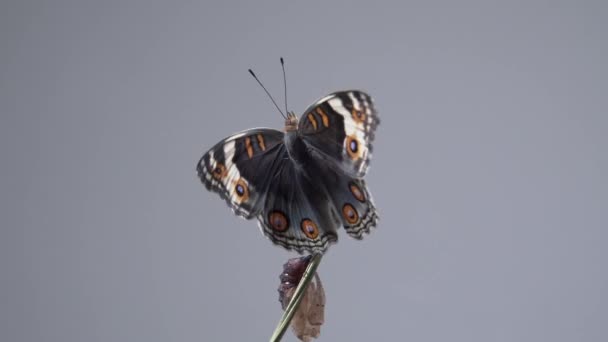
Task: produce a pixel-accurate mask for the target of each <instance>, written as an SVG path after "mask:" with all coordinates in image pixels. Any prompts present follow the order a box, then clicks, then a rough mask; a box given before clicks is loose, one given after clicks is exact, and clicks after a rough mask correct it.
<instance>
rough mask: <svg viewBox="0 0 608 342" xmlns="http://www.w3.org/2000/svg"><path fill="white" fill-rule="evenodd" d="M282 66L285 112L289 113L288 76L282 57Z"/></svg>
mask: <svg viewBox="0 0 608 342" xmlns="http://www.w3.org/2000/svg"><path fill="white" fill-rule="evenodd" d="M281 68H283V88H284V89H285V113H289V110H287V76H285V61H284V60H283V57H281Z"/></svg>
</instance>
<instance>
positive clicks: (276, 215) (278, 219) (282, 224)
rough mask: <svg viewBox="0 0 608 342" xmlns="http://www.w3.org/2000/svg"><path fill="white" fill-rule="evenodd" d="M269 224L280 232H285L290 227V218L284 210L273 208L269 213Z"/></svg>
mask: <svg viewBox="0 0 608 342" xmlns="http://www.w3.org/2000/svg"><path fill="white" fill-rule="evenodd" d="M268 224H269V226H270V228H272V229H274V230H276V231H278V232H285V231H287V228H289V219H288V218H287V216H286V215H285V213H283V212H282V211H279V210H273V211H271V212H269V213H268Z"/></svg>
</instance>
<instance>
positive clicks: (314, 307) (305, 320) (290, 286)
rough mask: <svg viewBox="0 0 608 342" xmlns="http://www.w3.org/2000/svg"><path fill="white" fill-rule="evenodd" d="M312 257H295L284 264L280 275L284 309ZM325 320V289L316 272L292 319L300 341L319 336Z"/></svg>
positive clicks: (307, 341)
mask: <svg viewBox="0 0 608 342" xmlns="http://www.w3.org/2000/svg"><path fill="white" fill-rule="evenodd" d="M310 259H311V257H310V256H306V257H301V258H293V259H289V260H287V262H286V263H285V264H284V265H283V272H282V273H281V275H280V276H279V278H280V279H281V285H279V301H280V302H281V306H282V307H283V310H285V308H286V307H287V304H289V301H290V300H291V297H292V296H293V293H294V292H295V290H296V287H298V284H299V282H300V279H302V275H303V274H304V271H305V270H306V267H307V266H308V263H309V262H310ZM324 322H325V291H323V285H322V284H321V278H320V277H319V274H318V273H315V278H314V280H313V281H311V282H310V283H309V284H308V288H307V289H306V291H305V292H304V296H303V298H302V302H300V306H299V307H298V310H297V311H296V313H295V315H294V316H293V319H292V320H291V328H292V330H293V332H294V334H295V335H296V336H297V337H298V338H299V339H300V341H304V342H309V341H312V340H313V339H315V338H317V337H319V334H320V332H321V325H323V323H324Z"/></svg>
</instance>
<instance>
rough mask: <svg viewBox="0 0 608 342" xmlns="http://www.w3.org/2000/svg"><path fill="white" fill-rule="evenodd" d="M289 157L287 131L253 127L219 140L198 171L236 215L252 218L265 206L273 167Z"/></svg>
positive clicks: (202, 160) (211, 189)
mask: <svg viewBox="0 0 608 342" xmlns="http://www.w3.org/2000/svg"><path fill="white" fill-rule="evenodd" d="M286 156H287V152H286V151H285V146H284V145H283V132H280V131H277V130H274V129H269V128H256V129H250V130H246V131H243V132H240V133H237V134H234V135H232V136H230V137H228V138H226V139H224V140H222V141H220V142H219V143H217V144H216V145H215V146H214V147H213V148H211V149H210V150H209V151H208V152H207V153H205V154H204V155H203V157H202V158H201V159H200V161H199V163H198V164H197V171H198V175H199V177H200V179H201V181H202V182H203V184H204V185H205V187H206V188H207V189H208V190H210V191H213V192H217V193H218V194H219V195H220V197H221V198H222V199H224V200H225V201H226V203H227V204H228V206H229V207H230V208H232V210H233V211H234V213H235V214H236V215H239V216H242V217H244V218H246V219H251V218H253V217H255V216H257V213H258V212H259V211H260V210H261V208H262V206H263V198H264V197H265V194H266V191H267V188H268V186H269V182H270V176H271V174H272V172H271V170H272V169H273V168H274V167H275V166H276V163H277V162H279V161H281V160H283V159H284V158H286Z"/></svg>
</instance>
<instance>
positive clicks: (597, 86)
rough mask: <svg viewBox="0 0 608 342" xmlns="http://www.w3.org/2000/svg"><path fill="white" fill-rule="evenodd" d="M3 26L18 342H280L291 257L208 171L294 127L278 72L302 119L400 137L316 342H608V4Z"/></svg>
mask: <svg viewBox="0 0 608 342" xmlns="http://www.w3.org/2000/svg"><path fill="white" fill-rule="evenodd" d="M254 3H255V4H254ZM0 6H1V7H0V13H1V14H0V15H1V20H0V111H1V113H2V116H1V122H0V133H1V134H0V152H1V160H2V163H1V166H0V167H1V172H2V175H1V177H0V190H1V197H0V201H1V202H0V211H1V218H2V221H1V222H2V223H1V231H0V234H1V235H0V247H1V248H0V276H1V287H0V340H1V341H7V342H13V341H14V342H17V341H57V342H60V341H61V342H65V341H87V342H93V341H148V342H150V341H220V340H225V341H263V340H267V338H268V337H269V336H270V334H271V332H272V330H273V329H274V327H275V325H276V323H277V321H278V319H279V317H280V315H281V310H280V308H279V303H278V301H277V292H276V287H277V286H278V274H279V272H280V270H281V265H282V264H283V262H285V261H286V259H287V258H288V257H292V256H293V254H289V253H287V252H285V251H283V250H282V249H280V248H278V247H274V246H272V245H271V244H270V243H269V242H268V241H267V240H265V239H264V238H263V236H262V235H261V233H260V232H259V231H258V229H257V227H256V225H255V223H254V222H248V221H243V220H240V219H238V218H236V217H234V216H232V214H231V213H230V211H229V209H228V208H227V207H226V206H225V204H224V203H223V202H222V201H220V200H219V198H218V197H217V196H216V195H213V194H210V193H208V192H206V191H205V190H204V188H203V186H202V185H201V184H200V183H199V181H198V179H197V177H196V175H195V170H194V167H195V164H196V162H197V160H198V158H199V157H200V156H201V155H202V153H203V152H204V151H206V150H207V149H208V148H209V147H211V146H212V145H213V144H215V143H216V142H217V141H218V140H219V139H221V138H223V137H225V136H226V135H228V134H230V133H233V132H235V131H239V130H242V129H245V128H249V127H255V126H270V127H276V128H280V127H282V119H281V118H280V116H279V115H278V114H277V113H276V111H275V110H274V108H273V107H272V105H271V104H270V102H269V101H268V99H267V98H266V96H265V95H264V94H263V91H262V90H261V89H260V88H259V87H258V86H257V85H256V84H255V81H254V80H253V79H251V78H250V76H249V75H248V74H247V72H246V70H247V68H249V67H253V68H254V70H256V71H257V74H258V75H259V76H260V77H261V78H262V80H263V81H265V83H266V85H267V87H268V88H269V89H270V91H271V92H272V93H273V94H275V96H276V97H277V99H278V100H279V101H282V89H283V88H282V79H281V72H280V64H279V62H278V59H279V56H284V57H285V58H286V61H287V70H288V82H289V103H290V108H291V109H293V110H295V111H296V112H299V111H302V110H304V108H306V106H307V105H308V104H310V103H311V102H312V101H313V100H315V99H317V98H318V97H320V96H322V95H324V94H326V93H328V92H330V91H334V90H338V89H344V88H362V89H365V90H367V91H369V92H370V93H371V94H372V95H374V96H375V99H376V103H377V106H378V108H379V110H380V114H381V117H382V120H383V121H382V124H381V126H380V127H379V130H378V134H377V141H376V144H375V152H376V153H375V155H374V160H373V163H372V168H371V170H370V173H369V174H368V177H367V179H368V183H369V185H370V187H371V189H372V192H373V194H374V197H375V199H376V204H377V206H378V207H379V210H380V213H381V217H382V220H381V222H380V227H379V229H378V230H376V231H374V233H373V234H372V235H370V236H368V237H367V238H366V239H365V240H363V241H361V242H359V241H354V240H351V239H349V238H348V237H347V236H346V235H345V234H341V235H340V243H339V244H337V245H335V246H333V247H332V248H331V249H330V252H329V253H328V255H327V256H326V258H325V259H324V261H323V263H322V265H321V268H320V274H321V276H322V279H323V281H324V284H325V289H326V293H327V297H328V299H327V301H328V303H327V311H326V325H325V326H324V327H323V331H322V336H321V340H322V341H397V340H402V341H446V340H448V341H606V340H607V339H608V327H606V324H607V322H608V309H607V307H608V293H607V291H608V274H607V271H606V270H607V269H608V265H607V261H608V252H607V251H606V243H607V238H608V232H607V228H608V225H607V223H608V219H607V210H608V177H607V174H608V153H607V152H606V146H607V143H608V141H607V138H606V130H607V129H608V117H607V109H608V100H607V94H608V92H607V90H608V68H607V67H606V61H607V60H608V44H607V42H606V32H607V29H608V28H607V25H606V21H607V19H608V15H607V6H606V5H605V2H602V1H596V2H591V1H588V2H583V1H571V2H563V1H546V2H540V1H536V2H531V1H508V2H507V1H504V2H481V1H480V2H473V1H443V2H435V1H417V2H413V1H409V2H394V3H389V2H386V3H381V4H380V3H375V2H374V3H373V2H371V1H363V2H346V1H344V2H331V3H328V2H321V1H319V2H315V1H298V2H297V4H296V3H295V2H290V1H276V2H264V3H262V2H257V1H256V2H253V1H242V2H238V3H237V2H233V3H231V2H220V1H218V2H213V3H212V2H205V1H177V2H175V1H174V2H166V3H160V2H156V1H95V2H92V1H76V0H75V1H63V0H62V1H39V2H32V1H13V2H10V1H9V2H6V1H3V2H2V5H0ZM287 340H294V337H293V335H291V333H289V335H288V338H287Z"/></svg>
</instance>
